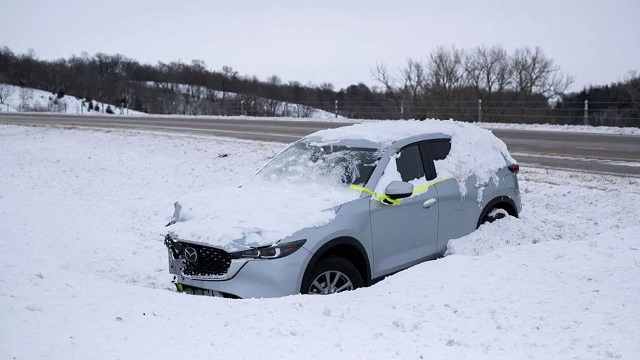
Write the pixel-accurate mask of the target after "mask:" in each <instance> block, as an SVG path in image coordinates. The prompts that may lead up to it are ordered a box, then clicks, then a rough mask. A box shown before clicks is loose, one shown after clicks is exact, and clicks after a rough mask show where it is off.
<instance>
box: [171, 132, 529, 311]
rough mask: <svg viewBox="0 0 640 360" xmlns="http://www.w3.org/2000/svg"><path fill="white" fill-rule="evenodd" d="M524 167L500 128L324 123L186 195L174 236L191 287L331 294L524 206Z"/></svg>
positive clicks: (429, 253) (183, 286)
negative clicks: (237, 177) (232, 177)
mask: <svg viewBox="0 0 640 360" xmlns="http://www.w3.org/2000/svg"><path fill="white" fill-rule="evenodd" d="M518 171H519V167H518V165H517V163H516V161H515V160H514V159H513V158H512V157H511V156H510V155H509V152H508V151H507V147H506V145H505V144H504V143H503V142H502V141H501V140H500V139H498V138H497V137H495V136H494V135H493V134H492V133H491V132H490V131H488V130H485V129H482V128H479V127H477V126H475V125H472V124H468V123H461V122H455V121H452V120H448V121H440V120H427V121H384V122H375V123H363V124H355V125H352V126H346V127H341V128H337V129H329V130H322V131H318V132H316V133H313V134H311V135H309V136H306V137H304V138H302V139H301V140H299V141H297V142H295V143H293V144H291V145H289V146H288V147H287V148H286V149H285V150H283V151H282V152H281V153H280V154H278V155H277V156H275V157H274V158H273V159H272V160H271V161H269V162H268V163H267V164H266V165H265V166H264V167H263V168H262V169H261V170H260V171H259V172H258V173H257V174H256V175H255V176H254V177H253V178H252V179H251V180H250V181H248V182H247V183H246V184H244V185H243V186H240V187H235V188H231V189H212V190H211V191H207V192H204V193H199V194H193V195H191V196H189V197H187V198H184V199H180V202H179V203H175V204H174V206H175V209H174V213H173V216H172V217H171V219H170V221H169V223H168V224H167V225H166V226H167V227H166V229H168V234H167V235H166V236H165V239H164V243H165V245H166V246H167V248H168V253H169V271H170V273H171V274H173V275H174V283H175V284H176V287H177V289H178V290H179V291H185V292H189V293H198V294H208V295H214V296H224V297H232V298H251V297H275V296H284V295H291V294H298V293H303V294H331V293H338V292H342V291H347V290H353V289H356V288H358V287H362V286H368V285H370V284H372V283H374V282H376V281H377V280H379V279H381V278H383V277H385V276H388V275H390V274H393V273H395V272H397V271H400V270H403V269H406V268H408V267H410V266H412V265H415V264H418V263H420V262H423V261H426V260H429V259H434V258H437V257H439V256H441V255H443V254H444V253H445V251H446V249H447V242H448V241H449V240H450V239H455V238H459V237H461V236H464V235H466V234H469V233H470V232H472V231H474V230H475V229H476V228H478V227H479V226H480V225H481V224H482V223H483V222H487V221H493V220H495V219H497V218H500V217H504V216H506V215H511V216H514V217H517V216H518V214H519V212H520V210H521V202H520V192H519V188H518V180H517V177H516V175H517V173H518Z"/></svg>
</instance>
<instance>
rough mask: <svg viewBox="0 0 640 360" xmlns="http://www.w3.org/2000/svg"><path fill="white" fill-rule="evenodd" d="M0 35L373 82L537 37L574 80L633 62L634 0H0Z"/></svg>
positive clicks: (257, 71) (57, 53) (600, 78)
mask: <svg viewBox="0 0 640 360" xmlns="http://www.w3.org/2000/svg"><path fill="white" fill-rule="evenodd" d="M0 13H2V15H0V20H1V21H0V46H1V45H6V46H8V47H9V48H11V49H12V50H13V51H15V52H19V53H22V52H25V51H26V50H27V49H29V48H33V49H34V50H35V52H36V54H37V56H38V57H39V58H44V59H54V58H60V57H68V56H70V55H72V54H75V55H80V54H81V53H82V52H83V51H86V52H88V53H89V54H92V55H93V54H94V53H96V52H105V53H109V54H115V53H119V54H122V55H125V56H127V57H130V58H134V59H137V60H139V61H141V62H148V63H156V62H157V61H163V62H169V61H172V60H182V61H184V62H190V61H191V60H192V59H200V60H203V61H205V62H206V64H207V66H208V67H209V68H210V69H220V68H221V67H222V66H224V65H229V66H231V67H233V68H234V69H235V70H237V71H238V72H240V74H248V75H256V76H258V77H259V78H260V79H265V78H266V77H267V76H269V75H272V74H276V75H278V76H280V77H281V78H282V79H283V80H284V81H290V80H297V81H300V82H302V83H307V82H309V81H312V82H314V83H322V82H331V83H333V84H334V85H336V87H337V88H341V87H345V86H347V85H350V84H353V83H358V82H364V83H366V84H368V85H372V84H374V82H373V80H372V78H371V69H372V68H373V67H374V66H375V65H376V63H383V64H386V65H387V66H388V67H389V68H390V69H394V68H397V67H399V66H402V65H403V63H404V62H405V61H406V59H407V58H416V59H424V58H426V57H427V56H428V54H429V52H431V51H432V50H433V49H435V48H436V47H437V46H438V45H445V46H450V45H455V46H457V47H459V48H463V49H468V48H473V47H476V46H478V45H482V44H486V45H496V44H500V45H502V46H504V47H505V48H506V49H507V50H509V51H511V50H513V49H515V48H517V47H524V46H527V47H535V46H540V47H542V49H543V50H544V51H545V53H546V54H547V56H549V57H550V58H552V59H554V60H555V62H556V64H557V65H560V66H561V68H562V70H564V71H565V72H567V73H569V74H572V75H574V77H575V80H576V81H575V85H574V86H573V87H572V88H571V90H579V89H580V88H582V87H583V86H584V85H586V84H608V83H610V82H612V81H617V80H620V79H621V78H622V77H623V76H624V75H625V74H627V73H628V71H629V70H633V69H635V70H638V71H640V0H582V1H580V0H529V1H520V0H511V1H509V0H505V1H497V0H386V1H377V0H368V1H360V0H341V1H334V0H321V1H305V0H291V1H286V0H251V1H242V0H232V1H224V2H223V1H215V0H182V1H181V0H107V1H87V0H56V1H46V0H41V1H40V0H0Z"/></svg>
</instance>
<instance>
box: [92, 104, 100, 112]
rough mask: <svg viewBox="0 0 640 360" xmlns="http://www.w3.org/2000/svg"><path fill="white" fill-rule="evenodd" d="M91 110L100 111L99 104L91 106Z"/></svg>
mask: <svg viewBox="0 0 640 360" xmlns="http://www.w3.org/2000/svg"><path fill="white" fill-rule="evenodd" d="M93 110H95V111H97V112H100V105H98V104H96V106H94V107H93Z"/></svg>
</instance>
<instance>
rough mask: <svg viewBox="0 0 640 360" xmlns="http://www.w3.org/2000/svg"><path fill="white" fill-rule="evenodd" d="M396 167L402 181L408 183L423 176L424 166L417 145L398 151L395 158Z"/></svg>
mask: <svg viewBox="0 0 640 360" xmlns="http://www.w3.org/2000/svg"><path fill="white" fill-rule="evenodd" d="M396 166H397V167H398V172H399V173H400V176H401V177H402V181H405V182H408V181H411V180H415V179H420V178H422V177H423V176H424V166H423V162H422V157H421V156H420V150H419V149H418V146H417V145H413V146H410V147H408V148H405V149H402V150H400V152H399V153H398V156H397V157H396Z"/></svg>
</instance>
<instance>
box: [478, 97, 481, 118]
mask: <svg viewBox="0 0 640 360" xmlns="http://www.w3.org/2000/svg"><path fill="white" fill-rule="evenodd" d="M478 122H479V123H481V122H482V99H478Z"/></svg>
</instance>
